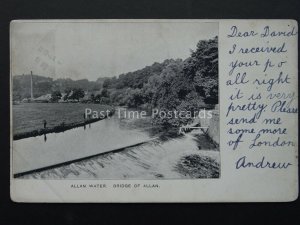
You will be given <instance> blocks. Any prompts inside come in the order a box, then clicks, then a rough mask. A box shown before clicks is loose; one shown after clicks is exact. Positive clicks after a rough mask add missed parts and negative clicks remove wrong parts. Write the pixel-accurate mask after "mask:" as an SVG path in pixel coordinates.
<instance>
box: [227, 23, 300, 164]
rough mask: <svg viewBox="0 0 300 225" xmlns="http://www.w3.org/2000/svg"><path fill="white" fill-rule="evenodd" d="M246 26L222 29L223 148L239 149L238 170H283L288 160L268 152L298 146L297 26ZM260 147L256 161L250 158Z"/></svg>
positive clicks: (290, 149) (285, 24) (289, 162)
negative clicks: (271, 157) (273, 157)
mask: <svg viewBox="0 0 300 225" xmlns="http://www.w3.org/2000/svg"><path fill="white" fill-rule="evenodd" d="M250 27H251V29H247V26H241V25H235V24H232V25H231V26H230V27H228V29H227V32H226V34H227V37H226V41H228V43H230V44H229V45H228V48H227V55H228V59H227V61H226V64H227V65H226V69H227V71H226V75H227V76H226V80H225V82H226V89H227V90H228V92H230V94H227V96H226V98H227V99H226V108H225V109H224V110H225V111H224V112H225V114H226V117H225V118H226V135H227V137H228V140H227V143H226V144H227V149H229V150H230V151H243V153H242V154H239V157H238V158H237V160H236V161H235V168H236V169H242V168H260V169H261V168H268V169H287V168H289V167H290V166H292V165H293V162H292V160H289V159H282V158H279V159H278V158H277V159H278V160H275V161H274V160H269V159H268V157H267V156H268V155H271V154H276V152H279V151H280V152H283V151H284V152H288V151H294V150H295V148H296V146H297V131H296V129H295V127H297V114H298V104H297V103H298V89H297V68H296V66H297V54H295V51H297V46H296V45H295V43H297V42H296V40H297V35H298V28H297V26H296V25H293V24H288V23H284V24H282V25H278V26H274V24H272V25H268V24H264V25H262V26H261V25H259V26H258V25H255V24H252V26H250ZM258 151H261V152H262V154H259V155H260V158H259V160H257V161H255V162H253V161H251V160H250V159H248V156H251V154H253V153H254V152H258ZM270 152H271V153H270ZM281 159H282V160H281Z"/></svg>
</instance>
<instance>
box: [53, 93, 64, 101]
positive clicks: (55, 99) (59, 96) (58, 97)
mask: <svg viewBox="0 0 300 225" xmlns="http://www.w3.org/2000/svg"><path fill="white" fill-rule="evenodd" d="M61 96H62V95H61V93H60V91H53V92H52V94H51V101H52V102H57V101H58V100H59V99H61Z"/></svg>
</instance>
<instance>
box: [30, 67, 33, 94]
mask: <svg viewBox="0 0 300 225" xmlns="http://www.w3.org/2000/svg"><path fill="white" fill-rule="evenodd" d="M30 84H31V85H30V98H31V99H33V81H32V71H30Z"/></svg>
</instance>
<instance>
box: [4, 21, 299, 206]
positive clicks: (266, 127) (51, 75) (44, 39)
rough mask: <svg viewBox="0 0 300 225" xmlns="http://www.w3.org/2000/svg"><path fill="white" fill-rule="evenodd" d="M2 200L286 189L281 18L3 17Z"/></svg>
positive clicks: (288, 110)
mask: <svg viewBox="0 0 300 225" xmlns="http://www.w3.org/2000/svg"><path fill="white" fill-rule="evenodd" d="M10 62H11V65H10V68H11V70H10V71H11V74H10V76H11V99H10V101H11V198H12V200H13V201H16V202H286V201H293V200H295V199H297V198H298V24H297V22H296V21H294V20H15V21H12V22H11V24H10Z"/></svg>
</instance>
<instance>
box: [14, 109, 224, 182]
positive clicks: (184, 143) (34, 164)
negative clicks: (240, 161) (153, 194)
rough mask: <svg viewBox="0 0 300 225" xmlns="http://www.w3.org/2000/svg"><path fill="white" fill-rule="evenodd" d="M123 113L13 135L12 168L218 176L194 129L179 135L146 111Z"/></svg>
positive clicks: (38, 173) (72, 174)
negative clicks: (67, 126) (46, 131)
mask: <svg viewBox="0 0 300 225" xmlns="http://www.w3.org/2000/svg"><path fill="white" fill-rule="evenodd" d="M122 110H126V109H122ZM127 112H128V110H127ZM125 115H128V114H125V113H120V114H119V113H115V114H114V115H113V116H112V117H110V118H108V119H104V120H101V121H98V122H95V123H92V124H90V125H86V126H85V127H79V128H74V129H71V130H68V131H65V132H63V133H51V134H47V135H45V136H38V137H32V138H25V139H21V140H17V141H13V173H14V174H15V175H16V174H17V175H21V176H19V177H20V178H44V179H164V178H167V179H179V178H211V177H218V176H219V172H218V171H219V165H220V154H219V149H218V147H216V146H215V145H214V144H213V143H211V142H210V140H208V139H207V138H206V136H205V135H203V134H201V132H200V131H198V130H197V131H194V132H191V133H188V134H181V135H179V134H178V133H177V130H174V129H169V130H165V129H163V128H161V127H157V126H153V125H152V124H151V119H150V117H146V118H143V119H141V118H138V119H137V118H135V119H133V118H128V116H125ZM115 150H118V151H117V152H115Z"/></svg>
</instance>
